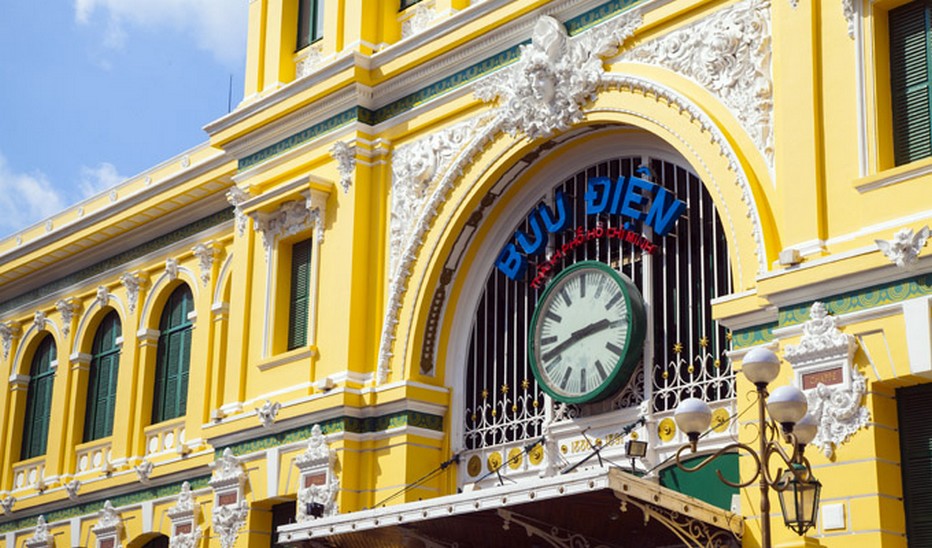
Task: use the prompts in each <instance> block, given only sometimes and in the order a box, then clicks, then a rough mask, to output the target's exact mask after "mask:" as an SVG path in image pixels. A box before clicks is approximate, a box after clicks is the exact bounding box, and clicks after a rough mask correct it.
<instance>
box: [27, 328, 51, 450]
mask: <svg viewBox="0 0 932 548" xmlns="http://www.w3.org/2000/svg"><path fill="white" fill-rule="evenodd" d="M54 360H55V341H54V339H52V337H51V336H46V337H45V339H43V340H42V342H40V343H39V347H38V348H37V349H36V353H35V356H33V358H32V365H31V367H30V368H29V389H28V391H27V393H26V417H25V420H23V440H22V441H23V444H22V447H21V448H20V458H21V459H23V460H25V459H31V458H33V457H38V456H39V455H44V454H45V448H46V442H47V440H48V433H49V418H50V415H51V406H52V384H53V382H54V381H55V370H54V369H52V362H53V361H54Z"/></svg>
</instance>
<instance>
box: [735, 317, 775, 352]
mask: <svg viewBox="0 0 932 548" xmlns="http://www.w3.org/2000/svg"><path fill="white" fill-rule="evenodd" d="M775 327H777V322H772V323H768V324H764V325H758V326H755V327H748V328H746V329H736V330H735V331H732V332H731V348H732V349H733V350H737V349H739V348H747V347H749V346H756V345H759V344H766V343H769V342H770V341H772V340H773V330H774V328H775Z"/></svg>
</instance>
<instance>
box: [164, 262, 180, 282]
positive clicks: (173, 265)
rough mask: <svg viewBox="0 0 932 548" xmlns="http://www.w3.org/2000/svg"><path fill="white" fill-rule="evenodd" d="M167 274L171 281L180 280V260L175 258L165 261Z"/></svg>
mask: <svg viewBox="0 0 932 548" xmlns="http://www.w3.org/2000/svg"><path fill="white" fill-rule="evenodd" d="M165 274H166V275H167V276H168V279H169V280H177V279H178V259H175V258H174V257H169V258H167V259H165Z"/></svg>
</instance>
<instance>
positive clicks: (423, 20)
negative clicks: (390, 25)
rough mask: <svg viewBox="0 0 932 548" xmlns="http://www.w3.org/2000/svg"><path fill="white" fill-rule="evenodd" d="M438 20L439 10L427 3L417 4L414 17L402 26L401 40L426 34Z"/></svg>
mask: <svg viewBox="0 0 932 548" xmlns="http://www.w3.org/2000/svg"><path fill="white" fill-rule="evenodd" d="M436 18H437V10H436V9H434V7H433V6H431V5H428V4H427V3H420V4H417V6H415V8H414V15H412V16H411V17H409V18H408V19H406V20H405V21H404V22H403V23H402V24H401V38H402V39H405V38H410V37H411V36H414V35H416V34H420V33H422V32H424V31H425V30H427V29H428V28H430V26H431V24H432V23H433V22H434V19H436Z"/></svg>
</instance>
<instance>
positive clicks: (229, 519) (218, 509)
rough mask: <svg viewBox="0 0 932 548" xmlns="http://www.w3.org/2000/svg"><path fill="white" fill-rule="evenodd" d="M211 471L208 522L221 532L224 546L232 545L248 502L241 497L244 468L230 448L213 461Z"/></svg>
mask: <svg viewBox="0 0 932 548" xmlns="http://www.w3.org/2000/svg"><path fill="white" fill-rule="evenodd" d="M213 468H214V473H213V476H212V477H211V479H210V482H209V484H210V486H211V487H212V488H213V490H214V510H213V515H212V516H211V524H212V525H213V529H214V531H216V532H217V534H218V535H219V536H220V545H221V546H222V547H223V548H232V547H233V545H234V544H235V543H236V537H237V536H238V535H239V530H240V529H241V528H242V526H243V524H244V523H245V522H246V516H247V515H248V514H249V504H248V503H247V502H246V500H245V499H244V497H243V492H244V489H243V488H244V486H245V484H246V471H245V470H244V469H243V465H242V464H241V463H240V461H239V459H238V458H236V456H235V455H233V452H232V451H231V450H230V448H226V449H224V450H223V455H222V456H221V457H220V458H219V459H217V461H216V462H215V463H214V464H213Z"/></svg>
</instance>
